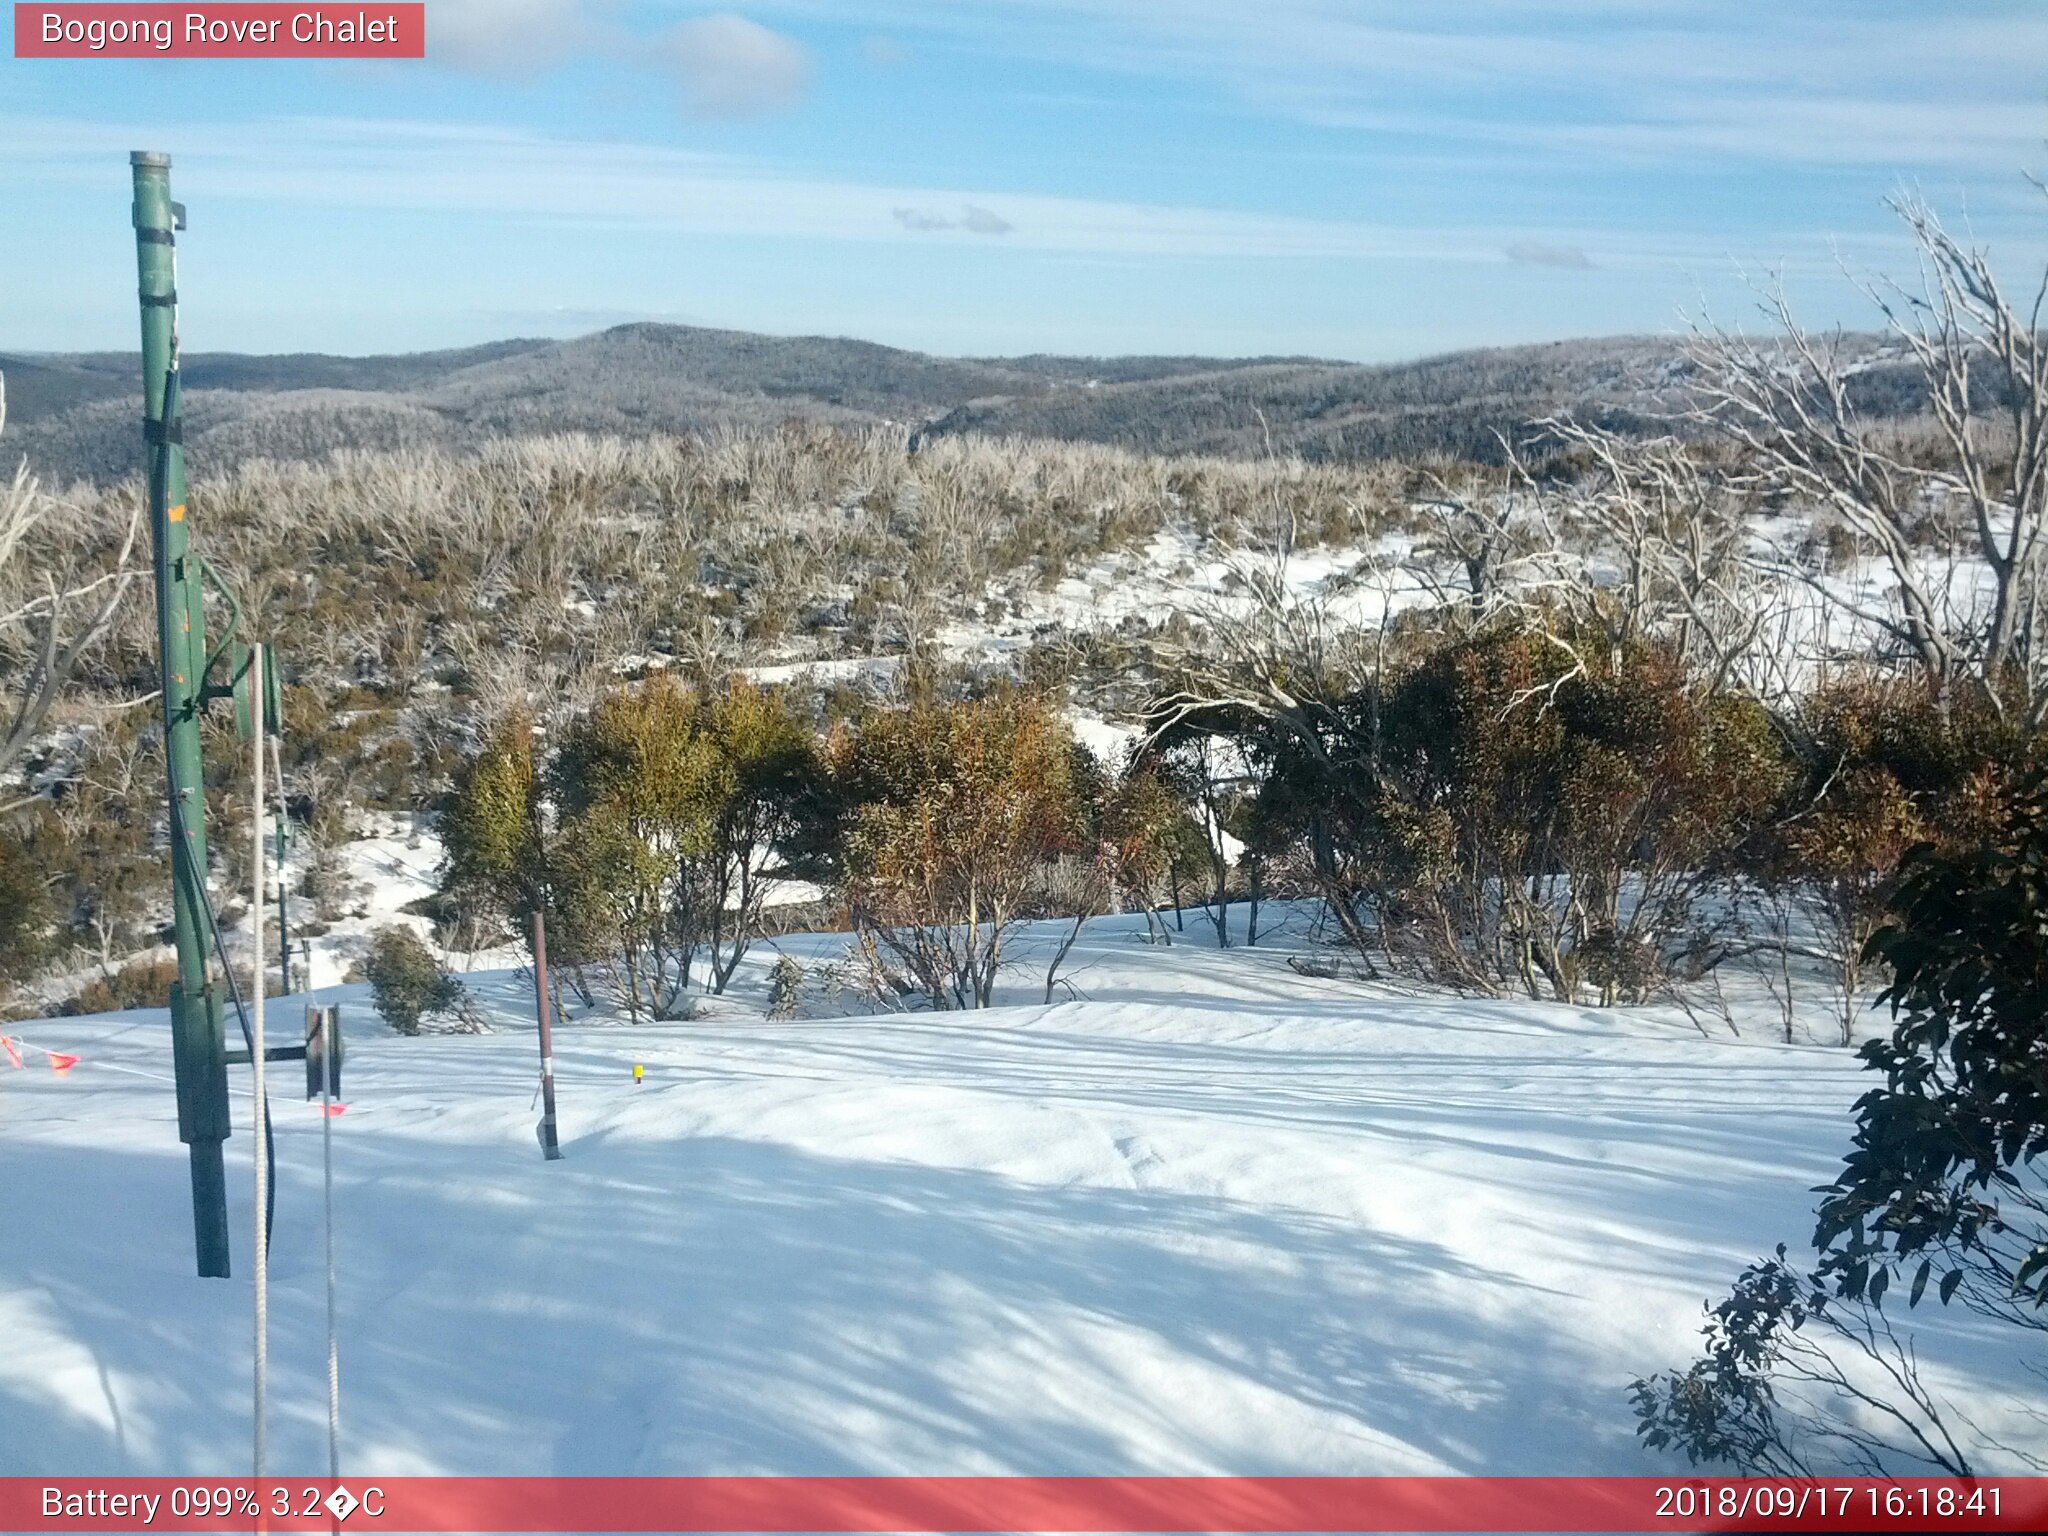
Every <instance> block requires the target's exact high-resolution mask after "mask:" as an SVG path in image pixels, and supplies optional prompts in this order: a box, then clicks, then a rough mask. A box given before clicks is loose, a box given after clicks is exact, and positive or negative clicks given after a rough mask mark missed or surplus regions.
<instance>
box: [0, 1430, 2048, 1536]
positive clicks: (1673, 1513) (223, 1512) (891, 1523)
mask: <svg viewBox="0 0 2048 1536" xmlns="http://www.w3.org/2000/svg"><path fill="white" fill-rule="evenodd" d="M10 1449H12V1450H15V1451H17V1452H18V1451H19V1447H18V1446H16V1447H10ZM266 1526H267V1527H268V1528H269V1529H270V1530H273V1531H278V1532H291V1531H304V1532H309V1533H310V1532H333V1531H336V1530H340V1531H342V1532H344V1533H348V1536H353V1533H355V1532H359V1531H366V1532H371V1533H377V1532H386V1531H388V1532H394V1533H395V1532H399V1531H419V1532H435V1531H451V1532H452V1531H470V1532H496V1531H503V1532H512V1533H517V1532H546V1531H618V1532H635V1531H647V1532H654V1531H665V1532H671V1533H675V1532H707V1533H708V1532H715V1531H728V1532H755V1533H783V1532H813V1533H820V1532H837V1533H842V1536H844V1533H853V1532H885V1531H902V1532H918V1531H929V1532H1005V1531H1033V1532H1096V1533H1103V1532H1133V1533H1158V1532H1204V1531H1206V1532H1231V1533H1239V1536H1243V1533H1255V1532H1256V1533H1264V1532H1278V1531H1291V1532H1366V1531H1466V1532H1477V1531H1496V1532H1538V1531H1670V1532H1674V1533H1675V1532H1680V1531H1775V1532H1779V1533H1784V1536H1796V1533H1803V1532H1814V1533H1818V1532H1822V1531H1866V1532H1867V1531H2039V1530H2042V1529H2043V1528H2044V1526H2048V1478H2038V1477H2035V1478H1986V1479H1980V1480H1965V1479H1960V1478H1958V1479H1935V1478H1906V1479H1897V1480H1892V1479H1883V1478H1861V1477H1837V1478H1828V1479H1816V1478H1742V1477H1712V1476H1702V1475H1701V1474H1700V1473H1699V1472H1697V1471H1691V1472H1688V1473H1686V1474H1684V1475H1682V1476H1681V1475H1676V1474H1674V1475H1672V1476H1670V1477H1470V1478H1465V1477H1094V1478H1090V1477H668V1478H663V1477H589V1478H568V1477H377V1476H374V1475H360V1476H351V1477H349V1478H347V1479H345V1480H344V1481H343V1482H342V1484H340V1485H339V1486H337V1485H336V1484H335V1483H334V1482H333V1481H332V1480H331V1479H329V1478H325V1477H302V1478H293V1479H284V1478H271V1479H265V1480H263V1481H261V1482H259V1481H257V1480H256V1479H254V1478H247V1477H244V1478H239V1479H238V1478H233V1477H215V1478H196V1477H195V1478H168V1477H155V1478H147V1477H107V1478H91V1477H52V1478H26V1477H0V1530H8V1531H48V1532H51V1533H52V1536H56V1533H59V1532H62V1533H65V1536H76V1533H82V1532H86V1531H114V1532H121V1531H133V1532H136V1533H138V1536H140V1533H145V1532H147V1533H152V1536H154V1533H162V1532H180V1531H247V1530H249V1529H251V1528H252V1527H253V1528H254V1529H257V1530H262V1529H264V1528H265V1527H266Z"/></svg>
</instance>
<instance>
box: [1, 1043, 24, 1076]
mask: <svg viewBox="0 0 2048 1536" xmlns="http://www.w3.org/2000/svg"><path fill="white" fill-rule="evenodd" d="M0 1049H5V1050H6V1052H7V1059H8V1060H9V1061H11V1062H13V1063H14V1070H15V1071H17V1072H19V1071H20V1070H21V1047H20V1046H18V1045H16V1044H15V1043H14V1041H13V1039H12V1038H11V1037H9V1036H7V1035H0Z"/></svg>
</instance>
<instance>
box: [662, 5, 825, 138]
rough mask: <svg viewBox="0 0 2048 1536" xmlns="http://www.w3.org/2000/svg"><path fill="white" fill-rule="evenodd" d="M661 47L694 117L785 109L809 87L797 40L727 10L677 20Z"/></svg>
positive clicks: (808, 70) (807, 60) (807, 70)
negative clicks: (681, 20) (682, 20)
mask: <svg viewBox="0 0 2048 1536" xmlns="http://www.w3.org/2000/svg"><path fill="white" fill-rule="evenodd" d="M661 52H662V56H663V57H664V58H665V60H666V61H667V62H668V64H669V65H670V67H671V68H672V70H673V72H674V74H675V76H676V79H677V80H678V81H679V82H680V83H681V85H682V89H683V105H684V107H685V108H686V109H687V110H688V111H690V112H691V113H693V114H695V115H696V116H699V117H753V116H757V115H759V114H761V113H765V112H780V111H785V110H787V109H788V108H790V107H794V106H796V105H797V104H798V103H799V102H801V101H802V100H803V98H804V95H805V93H806V92H807V91H808V90H809V89H810V84H811V56H810V54H809V53H808V52H807V51H806V50H805V48H804V46H803V44H801V43H799V42H798V41H797V40H796V39H795V38H793V37H789V36H786V35H785V34H783V33H781V32H774V31H771V30H769V29H768V28H767V27H764V26H762V25H760V24H759V23H758V22H752V21H748V20H747V19H746V18H745V17H744V16H735V15H733V14H731V13H730V12H720V13H719V14H717V15H715V16H698V17H695V18H693V19H691V20H689V21H685V22H681V23H679V24H678V25H676V26H675V27H673V28H671V29H670V31H669V32H668V34H667V36H666V37H665V38H664V39H663V46H662V50H661Z"/></svg>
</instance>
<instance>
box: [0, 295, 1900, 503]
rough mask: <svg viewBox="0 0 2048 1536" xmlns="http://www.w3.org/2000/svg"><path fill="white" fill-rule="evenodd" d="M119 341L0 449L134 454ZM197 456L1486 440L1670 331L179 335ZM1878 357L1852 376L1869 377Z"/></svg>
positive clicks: (1635, 379) (131, 378) (1596, 386)
mask: <svg viewBox="0 0 2048 1536" xmlns="http://www.w3.org/2000/svg"><path fill="white" fill-rule="evenodd" d="M138 371H139V364H138V362H137V360H136V358H135V357H134V356H133V355H132V354H126V355H124V354H121V353H78V354H68V355H49V354H35V355H26V354H25V355H21V356H8V355H6V354H0V372H4V374H5V375H6V380H7V392H8V402H9V414H8V424H7V425H8V432H7V443H6V445H5V452H4V454H0V457H6V458H10V459H11V458H12V457H13V456H14V455H16V454H26V455H28V456H29V458H30V460H31V461H32V462H33V463H34V464H35V465H36V466H37V467H38V468H39V469H40V470H41V471H42V472H43V473H44V474H46V475H48V476H50V477H53V478H58V479H64V478H92V479H105V478H112V477H118V476H121V475H125V474H128V473H132V472H133V471H134V469H135V468H136V466H137V463H138V459H139V451H138V448H137V437H138V433H137V429H136V423H135V408H136V395H137V387H136V385H137V373H138ZM185 371H186V397H185V398H186V417H187V432H186V442H187V448H188V452H189V453H190V454H191V456H192V458H193V460H194V463H195V465H204V466H207V467H219V466H221V465H224V464H227V463H232V462H234V461H237V460H240V459H245V458H251V457H272V458H315V457H320V456H324V455H326V454H328V453H332V452H334V451H335V450H337V449H342V448H372V447H398V446H403V445H406V444H409V443H422V442H432V443H441V444H451V445H459V444H460V443H462V442H464V441H469V440H474V439H476V438H478V437H484V436H494V435H504V434H514V433H531V432H544V431H563V430H585V431H595V432H616V433H623V434H627V435H633V434H638V433H648V432H685V431H692V430H698V429H703V428H707V427H713V426H717V425H720V424H726V423H732V424H759V423H763V422H774V421H779V420H783V419H786V418H790V417H796V418H802V419H806V420H813V421H819V422H826V423H833V424H839V425H846V426H863V425H882V424H889V425H894V426H896V427H898V428H900V429H901V430H904V431H906V432H913V431H915V432H921V433H924V434H928V435H941V434H947V433H964V432H973V433H984V434H992V435H1020V436H1029V437H1050V438H1060V439H1067V440H1075V441H1085V442H1101V443H1110V444H1116V445H1120V446H1124V447H1129V448H1133V449H1138V450H1143V451H1156V452H1203V453H1219V454H1233V455H1242V454H1256V453H1261V452H1264V451H1266V450H1267V448H1268V446H1269V445H1270V447H1271V448H1273V449H1277V450H1280V451H1290V452H1298V453H1301V454H1303V455H1306V456H1309V457H1315V458H1339V459H1366V458H1375V457H1386V456H1401V457H1415V456H1418V455H1422V454H1427V453H1450V454H1457V455H1461V456H1466V457H1477V458H1489V457H1493V456H1495V455H1496V454H1497V453H1498V443H1497V440H1496V438H1495V434H1496V432H1507V433H1513V432H1514V431H1515V430H1517V429H1518V428H1520V427H1521V426H1523V425H1525V424H1526V423H1528V422H1529V421H1532V420H1534V419H1536V418H1538V417H1541V416H1544V415H1547V414H1550V413H1552V412H1555V411H1558V410H1562V409H1570V410H1573V411H1576V412H1578V413H1580V414H1581V415H1586V416H1591V417H1594V418H1597V419H1601V420H1605V421H1607V422H1609V423H1611V424H1613V425H1616V426H1620V427H1624V428H1626V427H1630V426H1633V425H1636V424H1639V423H1641V422H1643V421H1645V420H1647V419H1649V418H1651V417H1653V416H1654V415H1655V414H1656V413H1657V412H1659V411H1661V410H1663V409H1664V408H1666V407H1668V406H1669V405H1671V404H1672V403H1674V402H1675V400H1676V399H1677V397H1678V394H1679V392H1680V390H1681V389H1682V387H1683V385H1684V382H1685V371H1686V370H1685V363H1684V360H1683V358H1682V357H1681V355H1680V352H1679V349H1678V347H1677V345H1676V344H1675V343H1674V342H1673V341H1671V340H1669V339H1664V338H1653V337H1639V336H1637V337H1618V338H1610V339H1601V340H1592V341H1570V342H1556V343H1551V344H1548V345H1540V346H1522V347H1503V348H1492V349H1486V350H1480V351H1468V352H1457V353H1449V354H1446V355H1444V356H1441V357H1432V358H1425V359H1423V360H1421V361H1418V362H1411V363H1397V364H1388V365H1374V366H1368V365H1363V364H1356V363H1342V362H1332V361H1328V360H1322V359H1316V358H1304V357H1257V358H1236V359H1222V358H1204V357H1117V358H1090V357H1058V356H1045V355H1038V356H1031V357H1019V358H946V357H935V356H931V355H929V354H926V353H922V352H910V351H904V350H902V349H900V348H896V347H885V346H880V345H877V344H875V343H872V342H864V341H852V340H845V339H840V338H834V337H819V336H800V337H783V336H763V335H756V334H752V333H749V332H744V331H722V330H709V329H702V328H698V327H692V326H676V325H654V324H635V325H622V326H617V327H614V328H613V329H611V330H607V331H602V332H599V333H597V334H595V335H590V336H583V337H578V338H576V339H575V340H571V341H545V340H514V341H502V342H494V343H492V344H490V345H487V346H480V347H466V348H461V349H457V350H452V351H443V352H420V353H411V354H405V355H399V356H384V357H332V356H326V355H322V354H315V353H298V354H287V355H280V356H245V355H240V354H234V353H196V354H194V355H192V356H190V357H188V358H187V359H186V360H185ZM1880 378H1881V370H1880V372H1877V373H1873V374H1872V375H1871V379H1872V382H1873V383H1877V382H1879V381H1880Z"/></svg>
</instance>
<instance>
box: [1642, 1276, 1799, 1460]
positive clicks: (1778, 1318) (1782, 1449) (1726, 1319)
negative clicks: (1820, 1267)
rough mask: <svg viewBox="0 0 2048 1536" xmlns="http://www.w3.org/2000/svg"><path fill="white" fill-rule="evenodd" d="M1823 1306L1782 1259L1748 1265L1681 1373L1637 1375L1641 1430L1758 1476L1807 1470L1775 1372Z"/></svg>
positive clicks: (1690, 1454) (1650, 1439) (1651, 1442)
mask: <svg viewBox="0 0 2048 1536" xmlns="http://www.w3.org/2000/svg"><path fill="white" fill-rule="evenodd" d="M1826 1310H1827V1296H1826V1294H1825V1293H1824V1292H1822V1291H1819V1290H1818V1289H1816V1288H1815V1287H1814V1286H1813V1285H1812V1283H1811V1282H1808V1281H1804V1280H1802V1279H1801V1278H1800V1277H1799V1276H1798V1275H1796V1274H1794V1273H1793V1272H1792V1270H1790V1269H1789V1268H1787V1267H1786V1264H1785V1250H1784V1248H1783V1246H1780V1247H1779V1249H1778V1256H1777V1258H1776V1259H1771V1260H1765V1261H1764V1262H1762V1263H1759V1264H1753V1265H1751V1266H1750V1267H1749V1268H1748V1269H1746V1270H1744V1271H1743V1272H1742V1275H1741V1278H1739V1279H1738V1280H1737V1281H1736V1282H1735V1287H1734V1289H1733V1290H1732V1291H1731V1292H1730V1294H1729V1296H1728V1299H1727V1300H1725V1301H1723V1302H1721V1303H1720V1304H1719V1305H1718V1306H1715V1307H1712V1308H1710V1309H1709V1310H1708V1313H1707V1324H1706V1327H1705V1328H1703V1329H1702V1330H1701V1332H1702V1334H1703V1335H1704V1336H1705V1338H1706V1341H1707V1344H1706V1349H1705V1351H1704V1352H1703V1353H1702V1355H1701V1357H1700V1358H1699V1359H1698V1360H1696V1361H1694V1362H1693V1364H1692V1365H1691V1366H1689V1367H1688V1368H1687V1369H1686V1370H1685V1371H1684V1372H1683V1373H1679V1372H1669V1373H1666V1374H1664V1375H1661V1376H1653V1377H1649V1378H1647V1379H1644V1380H1639V1381H1637V1382H1635V1383H1634V1384H1633V1385H1632V1386H1631V1387H1630V1389H1629V1398H1630V1401H1631V1402H1632V1403H1633V1405H1634V1407H1635V1414H1636V1420H1637V1424H1636V1434H1637V1436H1638V1438H1640V1439H1641V1440H1642V1442H1643V1444H1644V1446H1645V1447H1647V1448H1649V1449H1651V1450H1665V1449H1670V1450H1680V1451H1683V1452H1685V1458H1686V1460H1687V1461H1689V1462H1691V1463H1692V1464H1693V1465H1695V1466H1697V1465H1698V1464H1699V1463H1701V1462H1709V1463H1721V1464H1725V1465H1729V1466H1735V1467H1739V1468H1741V1469H1742V1470H1743V1471H1745V1472H1749V1473H1753V1474H1762V1475H1780V1476H1784V1475H1804V1474H1805V1473H1806V1471H1807V1470H1808V1469H1807V1468H1806V1467H1805V1465H1804V1464H1803V1463H1802V1462H1800V1461H1799V1460H1798V1459H1797V1457H1796V1456H1795V1455H1794V1453H1792V1452H1791V1451H1790V1450H1789V1448H1788V1447H1787V1445H1786V1438H1787V1437H1786V1434H1785V1430H1784V1426H1783V1425H1782V1424H1781V1423H1780V1420H1779V1413H1778V1399H1777V1391H1776V1388H1775V1386H1774V1384H1773V1376H1774V1374H1775V1372H1776V1370H1777V1368H1778V1367H1779V1365H1780V1363H1781V1361H1782V1360H1783V1358H1784V1356H1785V1352H1786V1349H1787V1346H1788V1345H1789V1344H1790V1343H1791V1342H1792V1341H1793V1335H1795V1334H1797V1333H1798V1332H1799V1330H1800V1329H1802V1328H1803V1327H1805V1326H1806V1323H1807V1321H1808V1319H1809V1318H1812V1317H1814V1316H1817V1315H1822V1314H1824V1313H1825V1312H1826Z"/></svg>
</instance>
